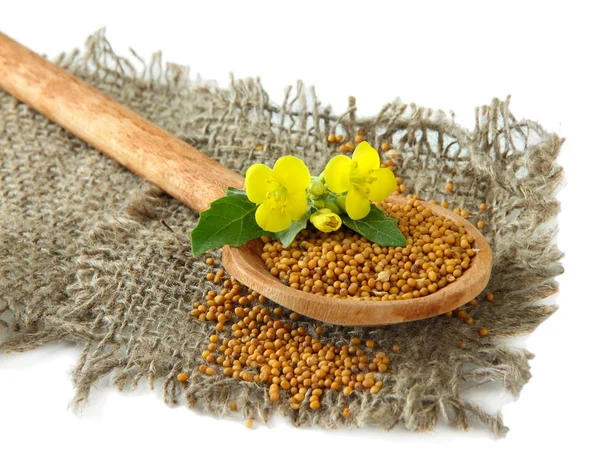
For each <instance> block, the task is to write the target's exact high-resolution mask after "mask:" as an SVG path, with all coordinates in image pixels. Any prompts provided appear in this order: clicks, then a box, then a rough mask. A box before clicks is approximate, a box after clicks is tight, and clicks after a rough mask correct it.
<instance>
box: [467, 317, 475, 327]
mask: <svg viewBox="0 0 600 475" xmlns="http://www.w3.org/2000/svg"><path fill="white" fill-rule="evenodd" d="M465 323H466V324H467V325H473V317H467V318H466V320H465Z"/></svg>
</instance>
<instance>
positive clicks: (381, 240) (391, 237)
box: [342, 204, 406, 246]
mask: <svg viewBox="0 0 600 475" xmlns="http://www.w3.org/2000/svg"><path fill="white" fill-rule="evenodd" d="M342 221H343V222H344V224H345V225H346V226H347V227H349V228H350V229H352V230H354V231H356V232H357V233H358V234H361V235H362V236H364V237H366V238H367V239H368V240H369V241H372V242H374V243H376V244H379V245H380V246H406V238H405V237H404V234H402V233H401V232H400V230H399V229H398V221H396V220H395V219H394V218H389V217H388V216H386V215H385V214H384V213H383V211H381V210H380V209H379V208H378V207H377V206H375V205H374V204H372V205H371V211H369V214H368V215H367V216H365V217H364V218H363V219H359V220H357V221H354V220H352V219H350V217H349V216H347V215H342Z"/></svg>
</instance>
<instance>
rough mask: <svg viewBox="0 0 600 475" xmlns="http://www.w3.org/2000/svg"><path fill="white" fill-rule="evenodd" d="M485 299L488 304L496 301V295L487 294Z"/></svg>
mask: <svg viewBox="0 0 600 475" xmlns="http://www.w3.org/2000/svg"><path fill="white" fill-rule="evenodd" d="M485 299H486V300H487V301H488V302H491V301H492V300H494V294H492V293H489V294H487V295H486V296H485Z"/></svg>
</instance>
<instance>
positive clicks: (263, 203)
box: [246, 155, 310, 233]
mask: <svg viewBox="0 0 600 475" xmlns="http://www.w3.org/2000/svg"><path fill="white" fill-rule="evenodd" d="M309 183H310V172H309V171H308V168H306V165H305V164H304V162H303V161H302V160H300V159H299V158H297V157H292V156H290V155H288V156H285V157H281V158H280V159H279V160H277V161H276V162H275V166H274V167H273V169H272V170H271V169H270V168H269V167H268V166H266V165H263V164H262V163H257V164H254V165H252V166H251V167H250V168H248V171H247V172H246V194H247V195H248V199H249V200H250V201H252V202H253V203H256V204H258V205H260V206H259V207H258V208H257V210H256V215H255V216H256V223H257V224H258V225H259V226H260V227H261V228H262V229H264V230H266V231H270V232H273V233H277V232H279V231H283V230H284V229H287V228H288V227H289V226H290V224H291V223H292V220H296V219H300V218H301V217H302V216H304V214H305V213H306V207H307V206H308V201H307V198H306V187H307V186H308V184H309Z"/></svg>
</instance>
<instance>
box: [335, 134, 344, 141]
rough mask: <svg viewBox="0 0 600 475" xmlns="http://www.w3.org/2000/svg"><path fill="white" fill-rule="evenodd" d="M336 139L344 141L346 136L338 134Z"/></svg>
mask: <svg viewBox="0 0 600 475" xmlns="http://www.w3.org/2000/svg"><path fill="white" fill-rule="evenodd" d="M335 140H336V141H337V142H343V141H344V136H343V135H336V137H335Z"/></svg>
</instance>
